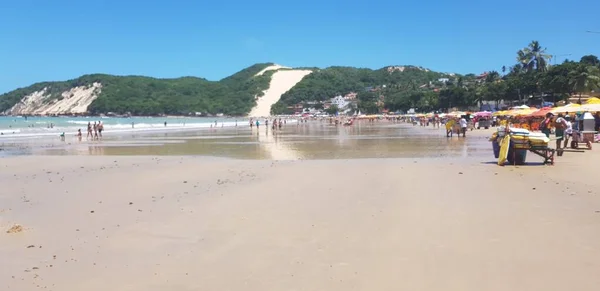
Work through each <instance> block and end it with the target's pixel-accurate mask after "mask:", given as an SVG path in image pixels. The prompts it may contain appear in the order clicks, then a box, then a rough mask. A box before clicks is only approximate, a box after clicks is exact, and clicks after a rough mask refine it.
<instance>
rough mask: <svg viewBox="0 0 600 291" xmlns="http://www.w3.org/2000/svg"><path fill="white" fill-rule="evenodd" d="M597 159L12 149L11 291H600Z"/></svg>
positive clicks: (6, 276)
mask: <svg viewBox="0 0 600 291" xmlns="http://www.w3.org/2000/svg"><path fill="white" fill-rule="evenodd" d="M590 158H598V155H597V154H595V153H589V154H588V153H586V154H585V155H569V154H565V157H561V159H560V160H559V161H558V163H557V165H556V166H554V167H550V166H546V167H545V166H530V167H508V166H507V167H497V166H495V165H490V164H485V163H480V162H479V161H473V160H442V159H419V160H417V159H414V160H413V159H373V160H324V161H287V162H276V161H239V160H223V159H208V158H199V157H167V158H156V157H110V156H105V157H77V156H69V157H13V158H3V159H0V183H1V184H2V188H1V191H0V230H2V231H0V257H1V258H2V260H1V261H0V290H19V291H21V290H38V289H41V288H43V289H45V290H60V291H70V290H77V291H79V290H89V291H91V290H102V291H104V290H144V291H152V290H157V291H158V290H161V291H162V290H261V291H266V290H278V291H279V290H369V291H370V290H457V291H458V290H460V291H465V290H477V291H479V290H499V291H500V290H502V291H505V290H545V291H548V290H557V291H558V290H560V291H563V290H598V288H599V286H600V276H598V274H600V243H599V242H600V190H599V189H598V185H599V184H598V182H597V180H595V179H596V177H595V173H594V169H593V165H591V164H589V163H588V164H586V163H585V161H586V159H587V160H589V159H590ZM15 224H19V225H22V226H23V230H22V231H21V232H18V233H6V230H8V229H10V228H11V227H12V226H14V225H15Z"/></svg>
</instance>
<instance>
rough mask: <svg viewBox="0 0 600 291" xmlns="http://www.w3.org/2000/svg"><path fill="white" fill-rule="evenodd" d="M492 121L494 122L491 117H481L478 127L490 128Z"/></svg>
mask: <svg viewBox="0 0 600 291" xmlns="http://www.w3.org/2000/svg"><path fill="white" fill-rule="evenodd" d="M491 123H492V122H491V121H490V120H489V119H487V118H482V119H479V120H478V121H477V129H481V128H482V127H483V128H485V129H488V128H490V126H491Z"/></svg>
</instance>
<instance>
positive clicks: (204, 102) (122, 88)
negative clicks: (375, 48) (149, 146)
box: [0, 63, 273, 115]
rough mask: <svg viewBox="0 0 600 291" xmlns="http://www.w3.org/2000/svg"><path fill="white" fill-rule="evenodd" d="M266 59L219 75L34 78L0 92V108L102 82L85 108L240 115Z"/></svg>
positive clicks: (262, 84) (257, 89)
mask: <svg viewBox="0 0 600 291" xmlns="http://www.w3.org/2000/svg"><path fill="white" fill-rule="evenodd" d="M270 65H272V64H271V63H264V64H256V65H253V66H251V67H249V68H246V69H244V70H242V71H240V72H238V73H236V74H234V75H231V76H229V77H227V78H225V79H222V80H220V81H208V80H206V79H203V78H196V77H182V78H175V79H157V78H150V77H142V76H113V75H103V74H94V75H85V76H81V77H79V78H77V79H73V80H68V81H62V82H42V83H36V84H34V85H31V86H29V87H26V88H20V89H17V90H14V91H12V92H8V93H6V94H2V95H0V112H5V111H6V110H9V109H10V108H12V107H13V106H14V105H15V104H17V103H19V102H20V101H21V100H22V99H23V98H24V97H25V96H27V95H29V94H32V93H34V92H40V91H41V90H44V88H45V89H46V94H47V95H48V96H47V97H45V98H44V100H43V102H44V103H48V104H49V103H52V102H53V101H55V100H56V99H61V98H63V96H62V93H63V92H65V91H68V90H70V89H71V88H74V87H78V86H91V84H93V83H94V82H98V83H101V84H102V89H101V93H100V94H99V96H98V98H96V99H95V100H94V101H93V102H92V103H91V104H90V106H89V107H88V113H90V114H100V113H107V112H113V113H116V114H126V113H131V114H133V115H158V114H173V115H175V114H188V113H192V112H203V113H212V114H215V113H224V114H227V115H244V114H246V113H248V112H249V111H250V110H251V109H252V107H253V106H254V105H255V104H256V101H255V96H256V95H260V94H262V91H263V90H266V89H268V87H269V81H270V78H271V75H272V74H273V72H268V73H265V74H263V75H262V76H258V77H254V75H255V74H256V73H258V72H259V71H261V70H262V69H264V68H266V67H268V66H270Z"/></svg>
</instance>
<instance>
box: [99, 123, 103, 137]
mask: <svg viewBox="0 0 600 291" xmlns="http://www.w3.org/2000/svg"><path fill="white" fill-rule="evenodd" d="M103 130H104V124H102V121H98V136H99V137H100V138H102V131H103Z"/></svg>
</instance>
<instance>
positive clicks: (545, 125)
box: [540, 112, 552, 138]
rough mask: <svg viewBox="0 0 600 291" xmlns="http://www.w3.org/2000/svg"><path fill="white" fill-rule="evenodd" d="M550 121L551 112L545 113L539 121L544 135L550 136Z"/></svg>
mask: <svg viewBox="0 0 600 291" xmlns="http://www.w3.org/2000/svg"><path fill="white" fill-rule="evenodd" d="M550 122H552V113H550V112H548V113H546V118H544V120H542V122H541V123H540V130H541V131H542V133H543V134H545V135H546V137H548V138H550Z"/></svg>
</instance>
